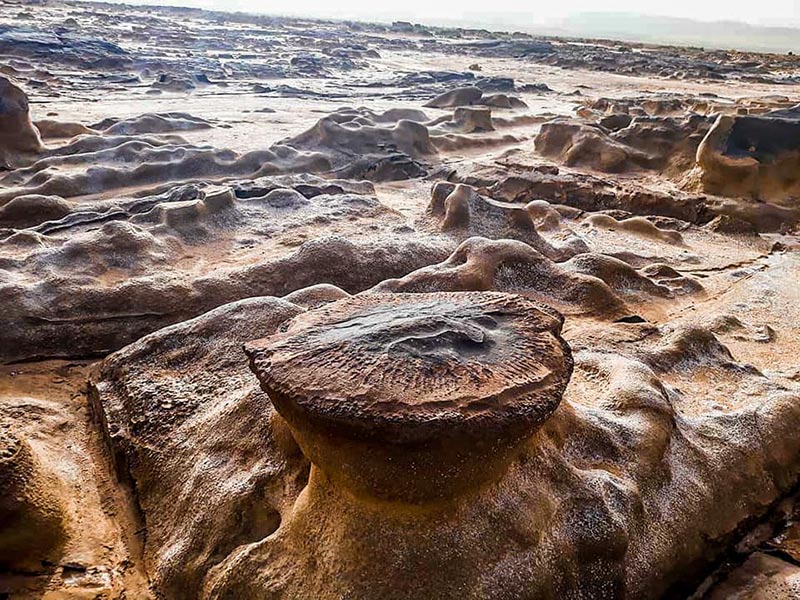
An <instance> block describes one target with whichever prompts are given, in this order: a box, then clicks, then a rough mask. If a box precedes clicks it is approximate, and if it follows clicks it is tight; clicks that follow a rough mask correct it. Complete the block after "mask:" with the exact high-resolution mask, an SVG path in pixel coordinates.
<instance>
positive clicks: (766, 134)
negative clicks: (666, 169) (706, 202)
mask: <svg viewBox="0 0 800 600" xmlns="http://www.w3.org/2000/svg"><path fill="white" fill-rule="evenodd" d="M799 169H800V119H798V118H783V117H772V116H765V117H754V116H738V117H733V116H728V115H720V116H719V117H718V118H717V121H716V122H715V123H714V126H713V128H712V129H711V130H710V131H709V132H708V134H707V135H706V137H705V139H704V140H703V142H702V144H701V145H700V147H699V148H698V150H697V173H696V174H695V177H696V178H697V180H698V182H699V185H700V187H701V189H702V190H703V191H705V192H708V193H712V194H718V195H721V196H732V197H743V198H750V199H754V200H770V201H773V202H777V203H779V204H783V205H787V206H792V207H797V206H798V203H797V198H798V197H800V182H799V181H800V180H798V177H797V172H798V170H799Z"/></svg>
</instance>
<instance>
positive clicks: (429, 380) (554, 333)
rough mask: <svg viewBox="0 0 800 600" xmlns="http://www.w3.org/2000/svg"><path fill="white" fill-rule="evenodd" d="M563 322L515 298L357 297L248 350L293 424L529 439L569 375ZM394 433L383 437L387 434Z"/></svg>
mask: <svg viewBox="0 0 800 600" xmlns="http://www.w3.org/2000/svg"><path fill="white" fill-rule="evenodd" d="M560 329H561V319H560V317H558V316H557V315H555V314H553V313H551V312H548V310H547V309H544V308H543V307H541V306H540V305H538V304H536V303H534V302H532V301H530V300H527V299H525V298H523V297H521V296H517V295H513V294H503V293H496V292H456V293H430V294H367V295H360V296H353V297H351V298H347V299H344V300H340V301H338V302H334V303H331V304H328V305H326V306H324V307H322V308H319V309H317V310H312V311H309V312H307V313H303V314H301V315H298V316H297V317H295V318H294V319H293V320H292V321H290V322H289V323H288V324H287V325H286V326H285V327H284V331H282V332H281V333H278V334H276V335H274V336H272V337H270V338H266V339H263V340H257V341H255V342H251V343H249V344H247V345H246V347H245V351H246V352H247V354H248V356H249V357H250V359H251V368H252V369H253V371H254V372H255V373H256V375H257V376H258V378H259V380H260V382H261V386H262V388H263V389H264V391H266V392H267V393H268V394H269V395H270V398H271V399H272V401H273V402H274V403H275V405H276V407H277V408H278V411H279V412H281V414H283V416H284V417H286V418H287V419H288V420H289V421H290V423H294V424H295V425H298V424H299V425H300V426H304V425H305V426H315V427H317V428H323V429H326V428H327V429H331V430H335V431H338V432H339V433H341V434H344V435H350V436H371V437H374V436H380V437H381V439H383V440H384V441H386V442H398V443H402V442H412V441H423V440H425V439H430V438H433V437H440V436H450V435H464V434H472V435H477V436H479V437H481V438H486V437H490V436H492V435H498V434H500V435H501V434H502V433H503V431H504V430H509V431H511V430H515V431H516V430H518V431H522V432H523V433H524V432H526V431H530V432H532V431H533V429H535V428H536V427H538V425H540V424H541V423H542V422H543V421H544V420H545V419H546V418H547V417H548V416H549V415H550V414H551V413H552V411H553V410H555V408H556V407H557V406H558V404H559V402H560V400H561V396H562V394H563V392H564V388H565V387H566V385H567V382H568V381H569V377H570V375H571V372H572V358H571V355H570V351H569V347H568V346H567V344H566V342H564V341H563V339H561V337H560V335H559V333H560ZM387 436H388V437H387Z"/></svg>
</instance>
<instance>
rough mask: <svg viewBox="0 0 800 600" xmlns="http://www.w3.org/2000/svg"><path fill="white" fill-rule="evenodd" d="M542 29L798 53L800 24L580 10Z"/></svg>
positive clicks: (622, 38) (567, 32)
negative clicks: (742, 21) (767, 23)
mask: <svg viewBox="0 0 800 600" xmlns="http://www.w3.org/2000/svg"><path fill="white" fill-rule="evenodd" d="M542 33H549V34H556V35H564V36H570V37H573V36H577V37H592V38H609V39H615V40H626V41H638V42H651V43H662V44H673V45H681V46H701V47H704V48H723V49H733V48H735V49H738V50H752V51H757V52H780V53H784V52H790V51H791V52H794V53H795V54H800V28H795V27H763V26H758V25H749V24H747V23H741V22H737V21H714V22H704V21H695V20H693V19H684V18H675V17H655V16H647V15H637V14H629V13H580V14H576V15H572V16H570V17H568V18H566V19H565V20H564V21H562V22H561V23H560V24H559V26H558V27H546V28H543V31H542Z"/></svg>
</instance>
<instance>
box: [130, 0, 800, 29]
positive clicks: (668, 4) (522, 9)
mask: <svg viewBox="0 0 800 600" xmlns="http://www.w3.org/2000/svg"><path fill="white" fill-rule="evenodd" d="M128 1H129V2H131V3H137V0H128ZM139 1H140V2H142V3H145V2H146V3H148V4H175V5H187V6H200V7H203V8H211V9H220V10H241V11H247V12H258V13H267V14H292V15H312V16H320V17H339V18H359V19H370V18H371V19H375V20H387V19H388V20H390V19H392V18H402V19H406V20H417V21H420V22H426V21H427V22H443V21H468V22H486V23H487V25H488V24H491V23H492V22H503V23H506V24H508V23H514V22H515V20H516V19H519V28H520V29H524V28H525V25H526V24H531V25H534V24H541V23H552V22H553V21H556V20H558V19H561V18H563V17H566V16H568V15H570V14H575V13H581V12H599V11H603V12H632V13H642V14H651V15H664V16H675V17H689V18H693V19H700V20H737V21H745V22H748V23H755V24H760V25H798V24H800V0H758V1H756V2H752V1H747V2H746V1H745V0H666V1H663V0H662V1H661V2H658V3H650V4H647V3H645V2H642V0H602V1H599V2H598V0H551V1H545V2H542V1H540V2H532V1H530V0H528V1H525V0H388V1H387V0H373V1H364V0H139Z"/></svg>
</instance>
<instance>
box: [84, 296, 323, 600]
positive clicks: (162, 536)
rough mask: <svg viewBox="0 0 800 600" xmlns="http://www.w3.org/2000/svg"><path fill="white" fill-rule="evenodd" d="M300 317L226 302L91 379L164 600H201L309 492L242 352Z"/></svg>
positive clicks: (118, 356)
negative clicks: (209, 584)
mask: <svg viewBox="0 0 800 600" xmlns="http://www.w3.org/2000/svg"><path fill="white" fill-rule="evenodd" d="M303 310H304V309H303V308H302V307H301V306H298V305H296V304H292V303H290V302H287V301H284V300H280V299H278V298H249V299H246V300H241V301H239V302H236V303H233V304H228V305H225V306H224V307H221V308H219V309H216V310H214V311H211V312H209V313H206V314H205V315H203V316H201V317H198V318H196V319H193V320H190V321H185V322H183V323H180V324H177V325H174V326H172V327H168V328H165V329H162V330H161V331H159V332H156V333H154V334H152V335H149V336H147V337H144V338H142V339H141V340H139V341H138V342H136V343H135V344H132V345H130V346H128V347H126V348H125V349H123V350H121V351H120V352H117V353H115V354H112V355H111V356H109V357H108V358H107V359H106V360H105V361H103V363H102V364H101V365H100V367H99V370H98V371H97V372H96V373H95V374H94V375H93V376H92V380H91V400H92V407H93V412H94V415H95V418H96V419H97V422H98V423H99V424H100V427H101V431H102V433H103V437H104V439H105V443H106V444H107V446H108V448H109V450H110V452H111V456H112V457H113V463H114V468H115V471H116V473H117V476H118V477H119V479H120V481H122V482H125V483H129V484H131V485H132V486H133V488H134V489H135V490H136V502H137V504H138V506H139V510H140V517H141V523H140V526H141V527H142V528H143V529H144V531H145V533H146V535H145V536H144V539H145V545H144V558H145V566H146V568H147V571H148V573H149V575H150V577H151V578H152V579H153V581H154V583H155V585H156V587H157V589H158V590H160V591H161V592H162V593H164V594H165V595H166V596H167V597H169V598H186V599H190V598H197V597H198V588H199V586H200V582H201V581H202V579H203V577H205V575H206V573H207V572H208V571H210V570H211V569H212V568H213V567H214V565H215V564H217V563H219V562H220V561H221V560H222V559H224V558H225V557H226V556H227V555H228V554H229V553H230V552H232V551H233V550H234V549H236V548H238V547H240V546H242V545H243V544H248V543H251V542H254V541H257V540H260V539H262V538H263V537H266V536H269V535H270V534H271V533H273V532H274V531H275V530H276V529H277V528H278V526H279V525H280V523H281V521H282V519H283V518H285V517H286V515H287V514H288V512H289V511H290V510H291V506H292V503H293V502H294V499H295V497H296V496H297V494H298V493H299V492H300V489H301V488H302V486H303V485H304V484H305V480H306V477H307V472H308V464H307V462H306V460H305V458H303V456H302V455H301V454H300V453H299V450H298V449H297V447H296V445H295V443H294V441H293V440H292V438H291V436H290V435H289V433H288V432H286V431H284V432H282V431H281V426H280V424H278V425H277V426H276V424H275V419H276V418H277V415H276V414H275V411H274V409H273V407H272V405H271V403H270V401H269V399H268V398H267V396H266V395H265V394H264V393H262V392H261V391H260V390H259V388H258V382H257V381H256V380H255V378H254V377H252V374H251V373H250V372H249V370H248V369H247V359H246V357H245V356H244V353H243V352H242V344H243V343H244V342H246V341H247V340H249V339H251V338H253V337H258V336H268V335H271V334H272V333H274V332H275V331H277V329H278V327H279V325H280V324H281V323H282V322H284V321H285V320H287V319H290V318H292V317H294V316H295V315H297V314H299V313H300V312H302V311H303Z"/></svg>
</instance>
